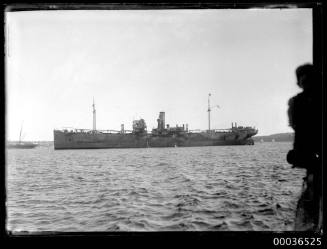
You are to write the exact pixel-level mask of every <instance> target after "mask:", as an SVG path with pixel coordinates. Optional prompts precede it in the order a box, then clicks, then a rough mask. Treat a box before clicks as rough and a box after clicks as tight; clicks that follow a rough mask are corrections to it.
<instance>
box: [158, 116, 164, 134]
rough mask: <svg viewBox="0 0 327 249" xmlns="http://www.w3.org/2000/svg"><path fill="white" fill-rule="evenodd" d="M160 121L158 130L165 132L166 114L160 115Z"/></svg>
mask: <svg viewBox="0 0 327 249" xmlns="http://www.w3.org/2000/svg"><path fill="white" fill-rule="evenodd" d="M157 121H158V130H164V129H165V112H160V113H159V118H158V119H157Z"/></svg>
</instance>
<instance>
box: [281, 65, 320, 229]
mask: <svg viewBox="0 0 327 249" xmlns="http://www.w3.org/2000/svg"><path fill="white" fill-rule="evenodd" d="M317 75H318V74H317V72H316V69H315V67H314V66H313V65H311V64H305V65H302V66H299V67H298V68H297V69H296V78H297V84H298V86H299V87H300V88H302V92H300V93H299V94H297V95H296V96H294V97H292V98H291V99H290V100H289V103H288V104H289V109H288V117H289V124H290V126H291V127H292V128H293V129H294V132H295V135H294V143H293V150H290V151H289V152H288V154H287V161H288V162H289V163H290V164H292V165H293V167H298V168H305V169H306V171H307V172H306V173H307V174H306V177H305V178H304V182H303V192H302V196H301V197H300V200H299V202H298V207H297V214H296V221H295V228H296V230H311V231H317V230H319V229H320V226H321V224H320V223H321V212H322V211H321V201H322V200H321V191H322V178H321V174H322V160H321V157H322V154H321V153H322V93H321V85H320V82H319V79H318V77H317Z"/></svg>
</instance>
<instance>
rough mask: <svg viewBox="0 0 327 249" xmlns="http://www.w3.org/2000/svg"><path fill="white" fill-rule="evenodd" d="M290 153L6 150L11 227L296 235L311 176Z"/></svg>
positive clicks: (263, 148) (280, 148) (279, 146)
mask: <svg viewBox="0 0 327 249" xmlns="http://www.w3.org/2000/svg"><path fill="white" fill-rule="evenodd" d="M291 147H292V144H291V143H287V142H285V143H257V144H255V145H254V146H217V147H193V148H145V149H103V150H59V151H55V150H54V149H53V147H38V148H36V149H30V150H19V149H11V150H7V158H6V160H7V165H6V173H7V176H6V180H7V183H6V186H7V229H8V230H10V231H12V232H18V231H29V232H34V231H38V232H40V231H67V232H68V231H211V230H217V231H287V230H292V229H293V225H294V218H295V210H296V204H297V200H298V198H299V196H300V192H301V187H302V178H303V177H304V174H305V171H304V170H303V169H292V168H291V166H290V165H289V164H287V162H286V160H285V158H286V153H287V151H288V150H289V149H290V148H291Z"/></svg>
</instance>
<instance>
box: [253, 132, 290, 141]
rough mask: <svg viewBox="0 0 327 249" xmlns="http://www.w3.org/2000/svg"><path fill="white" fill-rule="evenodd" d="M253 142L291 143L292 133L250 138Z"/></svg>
mask: <svg viewBox="0 0 327 249" xmlns="http://www.w3.org/2000/svg"><path fill="white" fill-rule="evenodd" d="M252 139H253V140H254V142H293V140H294V133H293V132H286V133H277V134H272V135H267V136H254V137H252Z"/></svg>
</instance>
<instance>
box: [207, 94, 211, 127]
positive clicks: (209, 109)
mask: <svg viewBox="0 0 327 249" xmlns="http://www.w3.org/2000/svg"><path fill="white" fill-rule="evenodd" d="M210 96H211V93H209V96H208V126H209V129H208V130H209V131H210V112H211V108H210Z"/></svg>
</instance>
